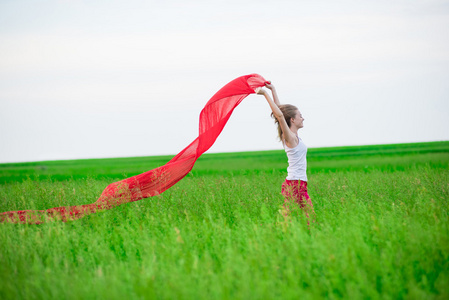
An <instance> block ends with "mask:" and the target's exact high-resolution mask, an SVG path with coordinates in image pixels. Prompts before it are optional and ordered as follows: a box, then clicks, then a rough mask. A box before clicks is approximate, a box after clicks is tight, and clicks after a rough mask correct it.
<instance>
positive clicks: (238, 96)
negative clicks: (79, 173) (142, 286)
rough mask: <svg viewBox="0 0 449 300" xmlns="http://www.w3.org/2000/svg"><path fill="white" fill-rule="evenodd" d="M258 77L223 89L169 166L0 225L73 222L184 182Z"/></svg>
mask: <svg viewBox="0 0 449 300" xmlns="http://www.w3.org/2000/svg"><path fill="white" fill-rule="evenodd" d="M265 83H266V81H265V79H264V78H263V77H262V76H260V75H258V74H250V75H246V76H241V77H238V78H236V79H234V80H232V81H231V82H229V83H228V84H226V85H225V86H224V87H222V88H221V89H220V90H219V91H218V92H217V93H216V94H215V95H214V96H213V97H212V98H211V99H210V100H209V101H208V102H207V104H206V106H205V107H204V108H203V110H202V111H201V113H200V120H199V135H198V137H197V138H196V139H195V140H194V141H193V142H192V143H190V145H188V146H187V147H186V148H184V149H183V150H182V151H181V152H179V153H178V154H177V155H176V156H175V157H173V158H172V159H171V160H170V161H169V162H168V163H166V164H165V165H163V166H160V167H158V168H156V169H153V170H150V171H147V172H145V173H142V174H139V175H136V176H133V177H130V178H126V179H124V180H121V181H118V182H114V183H111V184H110V185H108V186H107V187H106V188H105V189H104V191H103V192H102V194H101V195H100V198H99V199H98V200H97V201H96V202H94V203H92V204H86V205H76V206H67V207H54V208H50V209H47V210H19V211H9V212H4V213H1V214H0V222H12V223H28V224H40V223H42V222H45V221H48V220H55V219H56V220H62V221H68V220H75V219H79V218H82V217H84V216H86V215H88V214H91V213H95V212H97V211H99V210H106V209H111V208H113V207H115V206H118V205H121V204H123V203H127V202H133V201H138V200H141V199H143V198H148V197H152V196H155V195H159V194H161V193H162V192H164V191H166V190H167V189H169V188H170V187H172V186H173V185H174V184H176V183H177V182H178V181H179V180H181V179H182V178H184V176H186V175H187V174H188V173H189V172H190V170H192V168H193V165H194V164H195V162H196V160H197V159H198V158H199V157H200V156H201V155H202V154H203V153H204V152H206V151H207V150H208V149H209V148H210V147H211V146H212V145H213V144H214V142H215V140H216V139H217V137H218V136H219V135H220V133H221V131H222V130H223V128H224V126H225V125H226V122H227V121H228V119H229V117H230V116H231V114H232V112H233V111H234V109H235V108H236V107H237V105H239V104H240V103H241V102H242V100H243V99H244V98H245V97H247V96H248V95H249V94H253V93H255V90H256V89H257V88H259V87H262V86H264V84H265Z"/></svg>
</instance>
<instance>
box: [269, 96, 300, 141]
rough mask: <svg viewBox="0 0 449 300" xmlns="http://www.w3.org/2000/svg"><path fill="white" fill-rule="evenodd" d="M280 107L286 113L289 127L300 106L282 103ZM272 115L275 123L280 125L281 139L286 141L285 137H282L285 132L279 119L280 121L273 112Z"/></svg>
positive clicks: (279, 133) (279, 135) (279, 134)
mask: <svg viewBox="0 0 449 300" xmlns="http://www.w3.org/2000/svg"><path fill="white" fill-rule="evenodd" d="M278 107H279V109H280V110H281V112H282V114H283V115H284V118H285V122H287V125H288V127H290V124H291V120H292V119H294V118H295V116H296V112H297V111H298V108H297V107H296V106H294V105H291V104H281V105H279V106H278ZM271 117H272V118H274V123H275V124H276V125H277V126H278V137H279V140H280V141H281V142H282V143H284V139H283V137H282V135H283V133H282V129H281V125H279V121H278V119H276V117H275V116H274V114H273V113H271Z"/></svg>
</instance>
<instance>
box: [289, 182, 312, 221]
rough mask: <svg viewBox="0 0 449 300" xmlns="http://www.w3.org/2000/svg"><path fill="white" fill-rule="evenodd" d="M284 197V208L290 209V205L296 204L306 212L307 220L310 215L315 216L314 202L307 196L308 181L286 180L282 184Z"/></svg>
mask: <svg viewBox="0 0 449 300" xmlns="http://www.w3.org/2000/svg"><path fill="white" fill-rule="evenodd" d="M282 195H284V197H285V199H284V202H285V203H284V207H287V208H288V204H289V203H292V202H295V203H297V204H298V205H299V207H301V209H303V210H304V211H305V212H306V216H307V218H308V217H309V213H312V214H314V210H313V204H312V200H311V199H310V197H309V194H307V181H301V180H287V179H286V180H285V181H284V183H283V184H282Z"/></svg>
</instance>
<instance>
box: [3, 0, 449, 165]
mask: <svg viewBox="0 0 449 300" xmlns="http://www.w3.org/2000/svg"><path fill="white" fill-rule="evenodd" d="M250 73H258V74H260V75H262V76H263V77H265V78H266V79H267V80H271V81H272V82H273V84H274V85H275V86H276V87H277V90H278V94H279V96H280V99H281V102H284V103H292V104H294V105H296V106H298V107H299V109H300V110H301V112H302V114H303V116H304V117H305V122H304V125H305V127H304V128H303V129H302V130H300V135H301V137H302V139H303V140H304V142H305V143H306V144H307V145H308V146H309V147H323V146H339V145H363V144H384V143H404V142H421V141H438V140H449V130H448V128H449V118H448V116H449V114H448V113H449V84H448V82H449V1H438V0H426V1H424V0H423V1H414V0H407V1H405V0H404V1H397V0H389V1H383V0H381V1H360V0H358V1H349V0H348V1H330V0H329V1H319V0H318V1H316V0H315V1H303V0H294V1H282V0H281V1H261V0H258V1H244V0H240V1H233V0H226V1H213V0H209V1H199V0H194V1H170V0H168V1H162V0H161V1H143V0H142V1H134V0H132V1H129V0H128V1H75V0H73V1H68V0H67V1H56V0H49V1H31V0H29V1H13V0H2V1H0V162H19V161H37V160H56V159H74V158H100V157H124V156H148V155H159V154H176V153H178V152H179V151H180V150H182V149H183V148H184V147H185V146H187V145H188V144H189V143H190V142H191V141H192V140H193V139H195V138H196V136H197V132H198V117H199V113H200V111H201V109H202V108H203V106H204V105H205V104H206V102H207V101H208V100H209V98H210V97H212V95H213V94H214V93H215V92H216V91H217V90H218V89H220V88H221V87H222V86H223V85H224V84H226V83H227V82H229V81H231V80H232V79H234V78H236V77H238V76H241V75H246V74H250ZM269 113H270V110H269V106H268V104H267V103H266V101H265V99H264V98H263V97H262V96H258V95H250V96H249V97H248V98H246V99H245V100H244V101H243V103H242V104H241V105H240V106H239V107H237V109H236V110H235V112H234V114H233V116H232V117H231V119H230V120H229V122H228V125H227V126H226V127H225V129H224V131H223V133H222V135H221V136H220V137H219V138H218V140H217V142H216V143H215V145H214V146H213V147H212V148H211V149H210V150H209V152H234V151H247V150H268V149H282V145H281V144H280V143H279V142H278V141H277V139H276V128H275V127H274V125H273V121H272V119H271V118H270V117H269Z"/></svg>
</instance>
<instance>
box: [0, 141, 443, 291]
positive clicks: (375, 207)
mask: <svg viewBox="0 0 449 300" xmlns="http://www.w3.org/2000/svg"><path fill="white" fill-rule="evenodd" d="M169 159H170V157H150V158H122V159H104V160H78V161H61V162H37V163H23V164H2V165H0V180H1V181H0V182H3V183H2V184H1V185H0V197H1V203H0V210H1V211H6V210H16V209H45V208H49V207H54V206H62V205H75V204H86V203H91V202H94V201H95V200H96V199H97V198H98V196H99V194H100V193H101V191H102V190H103V188H104V187H105V186H106V185H107V184H109V183H110V182H111V181H112V180H115V179H121V178H123V176H131V175H134V174H137V173H140V172H143V171H146V170H148V169H151V168H153V167H156V166H159V165H161V164H163V163H165V162H166V161H168V160H169ZM308 163H309V171H308V173H309V174H308V175H309V194H310V196H311V198H312V201H313V203H314V207H315V211H316V214H317V223H316V224H313V225H312V226H311V228H310V230H309V229H308V228H307V220H306V219H305V217H304V215H303V213H302V212H301V211H300V210H299V209H298V208H297V209H294V210H293V211H292V213H291V215H290V216H287V217H286V216H284V215H283V214H282V213H281V211H282V204H283V198H282V195H280V185H281V183H282V182H283V180H284V178H285V175H286V174H285V168H286V157H285V153H283V152H282V151H263V152H245V153H226V154H206V155H204V156H202V157H201V158H200V159H199V160H198V162H197V164H196V166H195V168H194V169H193V171H192V172H191V173H190V174H189V175H188V176H187V177H186V178H184V179H183V180H182V181H180V182H179V183H178V184H177V185H175V186H174V187H172V188H171V189H169V190H167V191H166V192H165V193H163V194H162V195H160V196H157V197H153V198H148V199H144V200H141V201H138V202H134V203H129V204H125V205H122V206H120V207H118V208H115V209H113V210H109V211H105V212H101V213H97V214H93V215H90V216H87V217H85V218H83V219H81V220H77V221H74V222H67V223H58V222H55V223H48V224H43V225H38V226H36V225H17V224H0V244H1V247H0V261H1V264H0V298H1V299H16V298H19V299H20V298H26V299H47V298H58V299H59V298H64V299H97V298H108V299H119V298H130V299H173V298H175V299H197V298H200V299H273V298H278V299H298V298H300V299H319V298H330V299H337V298H351V299H352V298H355V299H360V298H373V299H447V298H448V297H449V287H448V285H447V282H449V234H448V233H449V224H448V220H449V218H448V217H449V216H448V204H447V201H448V199H449V197H448V196H449V142H440V143H421V144H402V145H379V146H363V147H340V148H321V149H310V150H309V155H308ZM125 174H126V175H125ZM11 178H12V179H11ZM13 179H14V180H13Z"/></svg>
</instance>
